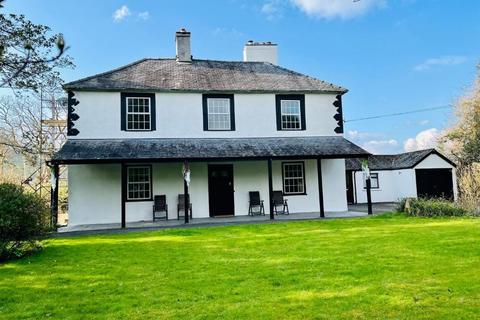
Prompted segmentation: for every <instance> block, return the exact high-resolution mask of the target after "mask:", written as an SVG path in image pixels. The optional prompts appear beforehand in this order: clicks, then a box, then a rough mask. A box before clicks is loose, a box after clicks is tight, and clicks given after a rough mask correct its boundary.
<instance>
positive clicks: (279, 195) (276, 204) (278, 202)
mask: <svg viewBox="0 0 480 320" xmlns="http://www.w3.org/2000/svg"><path fill="white" fill-rule="evenodd" d="M272 196H273V199H272V205H273V212H274V213H275V214H290V212H289V211H288V202H287V199H283V191H273V195H272ZM279 208H282V210H279Z"/></svg>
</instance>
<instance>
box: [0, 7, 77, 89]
mask: <svg viewBox="0 0 480 320" xmlns="http://www.w3.org/2000/svg"><path fill="white" fill-rule="evenodd" d="M3 1H4V0H0V9H1V8H2V7H3V6H2V3H3ZM49 33H50V28H49V27H48V26H44V25H40V24H34V23H32V22H31V21H29V20H28V19H26V18H25V16H24V15H17V14H4V13H1V14H0V87H9V88H12V89H14V90H15V89H33V90H38V89H39V87H40V86H41V85H42V83H45V82H47V81H55V80H58V79H59V73H58V71H56V69H57V68H63V67H72V66H73V62H72V59H71V58H70V57H69V56H65V51H66V50H67V47H65V41H64V39H63V36H62V35H61V34H54V35H49Z"/></svg>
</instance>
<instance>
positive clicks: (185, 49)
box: [175, 28, 192, 63]
mask: <svg viewBox="0 0 480 320" xmlns="http://www.w3.org/2000/svg"><path fill="white" fill-rule="evenodd" d="M175 45H176V49H177V62H187V63H189V62H192V50H191V48H190V32H188V31H187V30H186V29H185V28H182V29H180V30H178V31H177V32H176V33H175Z"/></svg>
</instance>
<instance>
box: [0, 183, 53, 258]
mask: <svg viewBox="0 0 480 320" xmlns="http://www.w3.org/2000/svg"><path fill="white" fill-rule="evenodd" d="M49 226H50V219H49V210H48V206H47V204H46V203H45V201H44V200H43V199H41V198H40V197H39V196H37V195H35V194H32V193H28V192H26V191H25V190H24V188H23V187H21V186H18V185H15V184H11V183H3V184H0V261H3V260H8V259H13V258H20V257H22V256H24V255H25V254H28V253H30V252H32V251H35V250H38V249H40V248H41V246H40V243H39V242H38V240H40V239H42V238H43V237H44V236H45V235H46V234H47V232H48V231H49Z"/></svg>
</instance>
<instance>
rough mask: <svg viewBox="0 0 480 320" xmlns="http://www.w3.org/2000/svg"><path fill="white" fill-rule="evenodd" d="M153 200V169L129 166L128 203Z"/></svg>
mask: <svg viewBox="0 0 480 320" xmlns="http://www.w3.org/2000/svg"><path fill="white" fill-rule="evenodd" d="M151 199H152V167H151V166H149V165H148V166H147V165H146V166H127V201H141V200H151Z"/></svg>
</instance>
